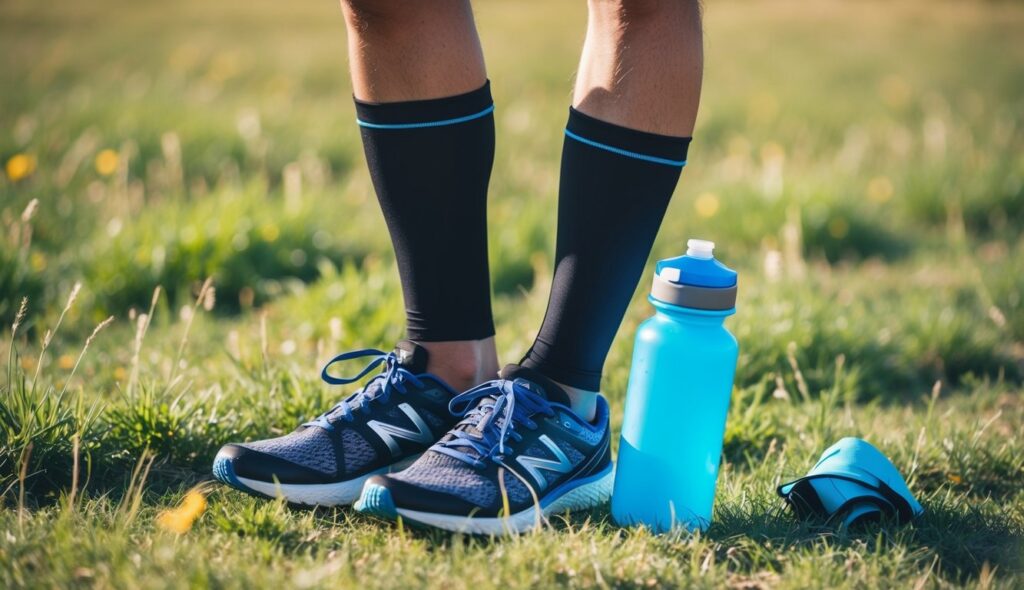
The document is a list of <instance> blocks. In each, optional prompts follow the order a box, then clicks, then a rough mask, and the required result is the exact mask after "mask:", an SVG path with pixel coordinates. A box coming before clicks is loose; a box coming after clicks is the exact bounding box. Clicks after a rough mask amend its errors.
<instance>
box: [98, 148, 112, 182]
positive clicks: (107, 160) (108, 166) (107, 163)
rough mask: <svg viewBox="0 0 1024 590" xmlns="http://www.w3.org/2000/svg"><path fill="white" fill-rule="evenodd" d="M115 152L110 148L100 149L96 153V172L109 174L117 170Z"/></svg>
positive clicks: (102, 174)
mask: <svg viewBox="0 0 1024 590" xmlns="http://www.w3.org/2000/svg"><path fill="white" fill-rule="evenodd" d="M117 161H118V157H117V152H115V151H114V150H112V149H105V150H102V151H101V152H100V153H98V154H96V162H95V165H96V172H97V173H98V174H99V175H100V176H110V175H111V174H113V173H114V172H116V171H117Z"/></svg>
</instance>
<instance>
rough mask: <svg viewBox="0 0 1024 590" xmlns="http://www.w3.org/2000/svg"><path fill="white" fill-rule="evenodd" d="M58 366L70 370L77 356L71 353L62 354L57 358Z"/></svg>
mask: <svg viewBox="0 0 1024 590" xmlns="http://www.w3.org/2000/svg"><path fill="white" fill-rule="evenodd" d="M57 366H58V367H60V368H62V369H64V370H65V371H68V370H70V369H71V367H74V366H75V357H73V356H71V355H70V354H62V355H60V358H58V359H57Z"/></svg>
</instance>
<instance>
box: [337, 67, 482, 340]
mask: <svg viewBox="0 0 1024 590" xmlns="http://www.w3.org/2000/svg"><path fill="white" fill-rule="evenodd" d="M493 110H494V105H493V103H492V100H491V91H490V83H487V84H484V86H483V87H482V88H480V89H478V90H475V91H473V92H469V93H467V94H461V95H458V96H452V97H448V98H439V99H432V100H418V101H412V102H401V103H383V104H370V103H365V102H360V101H356V114H357V116H358V118H359V125H360V127H361V132H362V137H363V148H364V150H365V152H366V161H367V163H368V164H369V167H370V175H371V176H372V177H373V186H374V188H376V190H377V198H378V200H379V201H380V207H381V209H382V210H383V212H384V219H385V220H386V221H387V225H388V230H389V232H390V234H391V243H392V245H393V246H394V249H395V258H396V259H397V261H398V272H399V275H400V277H401V280H402V293H403V295H404V297H405V308H406V321H407V326H408V335H409V338H411V339H413V340H420V341H435V342H436V341H442V340H475V339H479V338H486V337H488V336H493V335H494V321H493V319H492V316H491V291H490V277H489V275H488V268H487V185H488V182H489V180H490V176H491V165H492V164H493V162H494V116H493V115H492V114H491V112H492V111H493Z"/></svg>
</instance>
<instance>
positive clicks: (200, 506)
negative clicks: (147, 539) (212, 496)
mask: <svg viewBox="0 0 1024 590" xmlns="http://www.w3.org/2000/svg"><path fill="white" fill-rule="evenodd" d="M205 510H206V496H203V494H202V493H200V492H198V491H196V490H191V491H189V492H188V493H187V494H185V498H184V499H183V500H182V501H181V504H179V505H178V507H177V508H172V509H170V510H165V511H163V512H161V513H160V515H159V516H157V517H156V522H157V524H158V525H160V528H162V529H164V530H167V531H171V532H172V533H176V534H179V535H183V534H185V533H187V532H188V531H189V529H191V528H192V524H193V523H194V522H195V521H196V519H198V518H199V517H200V516H202V514H203V512H204V511H205Z"/></svg>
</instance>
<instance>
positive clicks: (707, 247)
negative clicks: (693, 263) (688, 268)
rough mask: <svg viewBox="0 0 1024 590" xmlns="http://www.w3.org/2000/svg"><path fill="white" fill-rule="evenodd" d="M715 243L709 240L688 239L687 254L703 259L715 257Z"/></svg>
mask: <svg viewBox="0 0 1024 590" xmlns="http://www.w3.org/2000/svg"><path fill="white" fill-rule="evenodd" d="M714 252H715V243H714V242H710V241H708V240H687V241H686V255H687V256H690V257H692V258H700V259H701V260H709V259H711V258H714V257H715V256H714Z"/></svg>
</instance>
